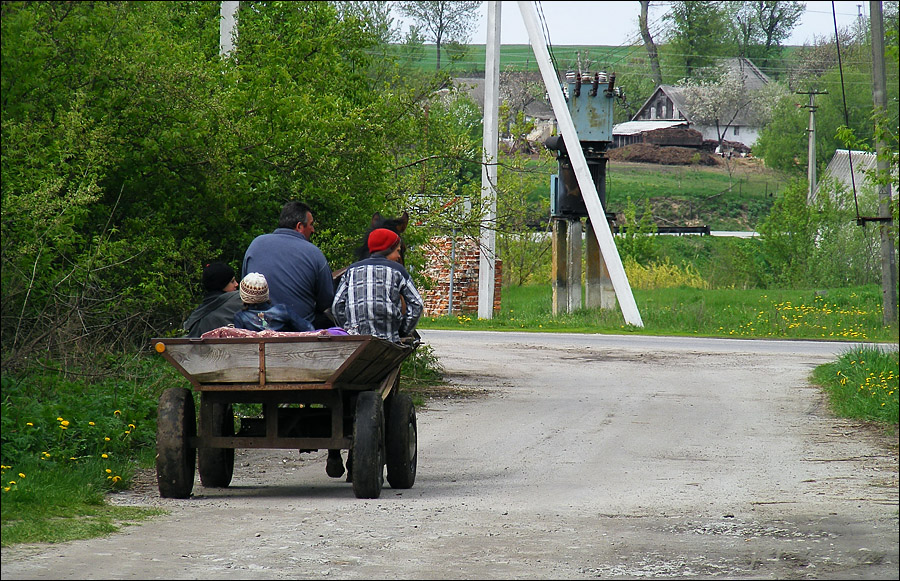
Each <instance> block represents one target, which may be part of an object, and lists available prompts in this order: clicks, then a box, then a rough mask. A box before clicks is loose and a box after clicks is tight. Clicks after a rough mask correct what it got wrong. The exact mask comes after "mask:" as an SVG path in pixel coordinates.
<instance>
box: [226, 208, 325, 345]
mask: <svg viewBox="0 0 900 581" xmlns="http://www.w3.org/2000/svg"><path fill="white" fill-rule="evenodd" d="M313 232H315V226H314V219H313V214H312V210H311V209H310V207H309V206H308V205H306V204H304V203H303V202H296V201H291V202H288V203H286V204H285V205H284V206H283V207H282V209H281V216H279V218H278V228H276V229H275V231H274V232H272V233H270V234H262V235H260V236H257V237H256V238H255V239H254V240H253V242H251V243H250V246H249V247H247V251H246V252H245V253H244V263H243V266H242V272H243V273H244V274H245V275H246V274H247V273H250V272H258V273H260V274H262V275H263V276H265V277H266V280H267V281H268V283H269V296H270V298H271V301H272V302H273V303H275V304H279V303H283V304H285V305H287V306H288V307H289V308H290V309H292V310H293V311H294V312H295V313H297V314H298V315H300V317H302V318H303V319H306V320H307V321H309V323H310V324H311V325H313V326H314V327H315V328H317V329H327V328H328V327H332V326H333V325H334V323H333V321H332V320H331V318H330V317H329V315H328V314H327V313H326V311H327V310H328V309H329V308H330V307H331V303H332V301H333V300H334V283H333V282H332V279H331V268H329V266H328V260H327V259H326V258H325V255H324V254H323V253H322V251H321V250H319V248H318V247H317V246H316V245H315V244H313V243H312V242H310V237H311V236H312V234H313Z"/></svg>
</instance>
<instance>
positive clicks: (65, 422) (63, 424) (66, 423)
mask: <svg viewBox="0 0 900 581" xmlns="http://www.w3.org/2000/svg"><path fill="white" fill-rule="evenodd" d="M60 425H62V426H68V425H69V420H63V421H62V422H60Z"/></svg>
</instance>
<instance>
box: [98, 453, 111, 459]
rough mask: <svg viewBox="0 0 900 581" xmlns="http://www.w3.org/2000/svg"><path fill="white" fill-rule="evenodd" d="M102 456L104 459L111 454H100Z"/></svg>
mask: <svg viewBox="0 0 900 581" xmlns="http://www.w3.org/2000/svg"><path fill="white" fill-rule="evenodd" d="M100 457H101V458H103V459H106V458H109V455H108V454H100Z"/></svg>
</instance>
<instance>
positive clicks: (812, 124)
mask: <svg viewBox="0 0 900 581" xmlns="http://www.w3.org/2000/svg"><path fill="white" fill-rule="evenodd" d="M797 94H798V95H809V105H807V109H809V129H808V130H807V133H809V154H808V157H809V161H808V162H807V168H808V169H807V181H808V182H809V191H808V193H807V194H806V203H807V204H812V203H813V202H815V201H816V95H827V94H828V91H817V90H812V91H797Z"/></svg>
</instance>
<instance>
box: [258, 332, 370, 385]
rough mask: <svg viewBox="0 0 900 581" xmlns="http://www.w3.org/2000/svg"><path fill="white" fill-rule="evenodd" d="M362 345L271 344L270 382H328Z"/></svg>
mask: <svg viewBox="0 0 900 581" xmlns="http://www.w3.org/2000/svg"><path fill="white" fill-rule="evenodd" d="M358 345H359V344H358V343H357V342H351V341H328V342H321V343H301V344H292V343H269V344H267V345H266V381H267V382H268V383H272V382H275V383H278V382H308V381H326V380H327V379H328V378H329V377H331V376H332V375H333V374H334V372H335V371H337V369H338V368H339V367H340V366H341V365H343V363H344V361H346V360H347V358H348V357H350V355H352V354H353V352H354V351H356V349H357V347H358Z"/></svg>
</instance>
